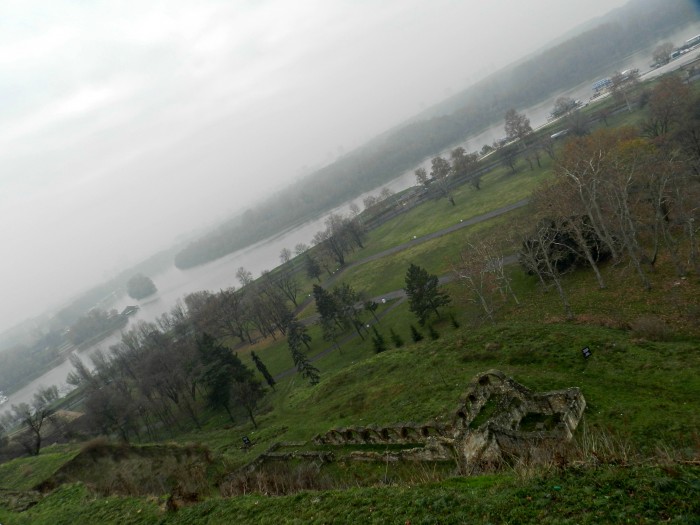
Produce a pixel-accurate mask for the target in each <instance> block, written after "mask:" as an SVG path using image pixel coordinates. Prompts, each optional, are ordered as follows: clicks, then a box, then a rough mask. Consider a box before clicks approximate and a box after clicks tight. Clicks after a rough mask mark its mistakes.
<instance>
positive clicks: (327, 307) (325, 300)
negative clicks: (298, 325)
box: [313, 284, 342, 327]
mask: <svg viewBox="0 0 700 525" xmlns="http://www.w3.org/2000/svg"><path fill="white" fill-rule="evenodd" d="M313 294H314V300H315V301H316V311H317V312H318V315H319V316H320V317H321V321H326V322H334V323H336V324H338V326H339V327H342V324H341V323H340V321H339V320H338V305H337V304H336V302H335V298H334V297H333V295H332V294H331V293H330V292H329V291H328V290H326V289H325V288H322V287H321V286H319V285H317V284H314V287H313Z"/></svg>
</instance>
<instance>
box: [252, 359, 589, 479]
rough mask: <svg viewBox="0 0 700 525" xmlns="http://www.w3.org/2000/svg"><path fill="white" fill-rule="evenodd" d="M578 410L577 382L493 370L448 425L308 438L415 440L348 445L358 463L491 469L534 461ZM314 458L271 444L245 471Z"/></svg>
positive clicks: (560, 440) (337, 431)
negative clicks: (530, 380) (536, 388)
mask: <svg viewBox="0 0 700 525" xmlns="http://www.w3.org/2000/svg"><path fill="white" fill-rule="evenodd" d="M585 408H586V401H585V399H584V397H583V395H582V394H581V391H580V390H579V389H578V388H567V389H564V390H555V391H551V392H532V391H531V390H530V389H528V388H527V387H525V386H523V385H521V384H520V383H518V382H516V381H514V380H513V379H511V378H508V377H506V375H505V374H504V373H503V372H501V371H500V370H488V371H486V372H483V373H481V374H477V375H476V376H475V377H474V378H473V379H472V381H471V382H470V383H469V386H468V387H467V390H466V392H465V393H464V395H463V397H462V399H461V401H460V403H459V405H458V407H457V409H456V410H455V412H454V416H453V419H452V424H451V425H441V424H437V423H425V424H417V423H402V424H396V425H391V426H386V427H377V426H368V427H359V426H357V427H345V428H334V429H331V430H329V431H328V432H326V433H325V434H319V435H317V436H315V437H314V438H313V440H312V442H313V443H314V444H316V445H335V446H353V445H356V446H359V445H382V444H384V445H416V446H415V447H412V448H405V449H403V450H396V451H385V452H375V451H362V450H358V451H353V452H352V453H351V454H350V456H349V457H350V459H356V460H362V461H426V462H430V461H450V460H454V461H455V462H456V463H457V465H458V466H459V468H460V470H461V471H462V472H463V473H474V472H480V471H484V470H490V469H493V468H496V467H498V466H499V465H501V464H502V463H503V461H504V460H505V459H507V458H513V457H522V458H528V459H531V460H534V461H538V460H542V459H545V458H546V457H548V455H550V454H551V453H552V451H554V450H556V449H557V448H558V447H559V446H561V445H562V444H564V443H566V442H568V441H569V440H570V439H571V438H572V436H573V433H574V431H575V430H576V427H577V426H578V423H579V421H580V419H581V417H582V416H583V412H584V410H585ZM306 457H308V458H312V457H313V458H315V459H318V460H320V461H323V462H325V461H332V460H333V459H334V455H333V454H332V453H329V452H297V453H287V454H276V453H275V447H274V446H273V447H271V449H269V450H268V451H267V452H266V453H265V454H263V455H262V456H260V457H259V458H257V459H256V460H255V461H253V462H252V463H251V464H249V468H250V467H252V468H253V469H254V468H256V467H257V466H259V465H260V464H262V463H263V462H265V461H267V460H285V459H293V458H306Z"/></svg>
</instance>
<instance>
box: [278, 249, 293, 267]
mask: <svg viewBox="0 0 700 525" xmlns="http://www.w3.org/2000/svg"><path fill="white" fill-rule="evenodd" d="M291 259H292V251H291V250H290V249H289V248H282V250H281V251H280V263H282V264H287V263H288V262H289V261H290V260H291Z"/></svg>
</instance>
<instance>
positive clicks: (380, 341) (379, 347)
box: [372, 326, 386, 354]
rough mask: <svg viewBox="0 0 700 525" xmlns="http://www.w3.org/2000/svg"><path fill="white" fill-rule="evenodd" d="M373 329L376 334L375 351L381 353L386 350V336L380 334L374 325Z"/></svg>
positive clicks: (373, 339)
mask: <svg viewBox="0 0 700 525" xmlns="http://www.w3.org/2000/svg"><path fill="white" fill-rule="evenodd" d="M372 331H373V332H374V335H373V336H372V343H373V344H374V352H375V353H377V354H379V353H381V352H383V351H384V350H386V341H385V340H384V336H383V335H382V334H380V333H379V332H378V331H377V329H376V328H375V327H374V326H373V327H372Z"/></svg>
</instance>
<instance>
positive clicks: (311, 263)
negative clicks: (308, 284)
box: [306, 254, 321, 283]
mask: <svg viewBox="0 0 700 525" xmlns="http://www.w3.org/2000/svg"><path fill="white" fill-rule="evenodd" d="M306 275H307V276H308V277H309V279H316V280H317V281H318V282H319V283H320V282H321V265H320V264H319V263H318V261H317V260H316V258H315V257H313V256H312V255H310V254H306Z"/></svg>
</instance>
